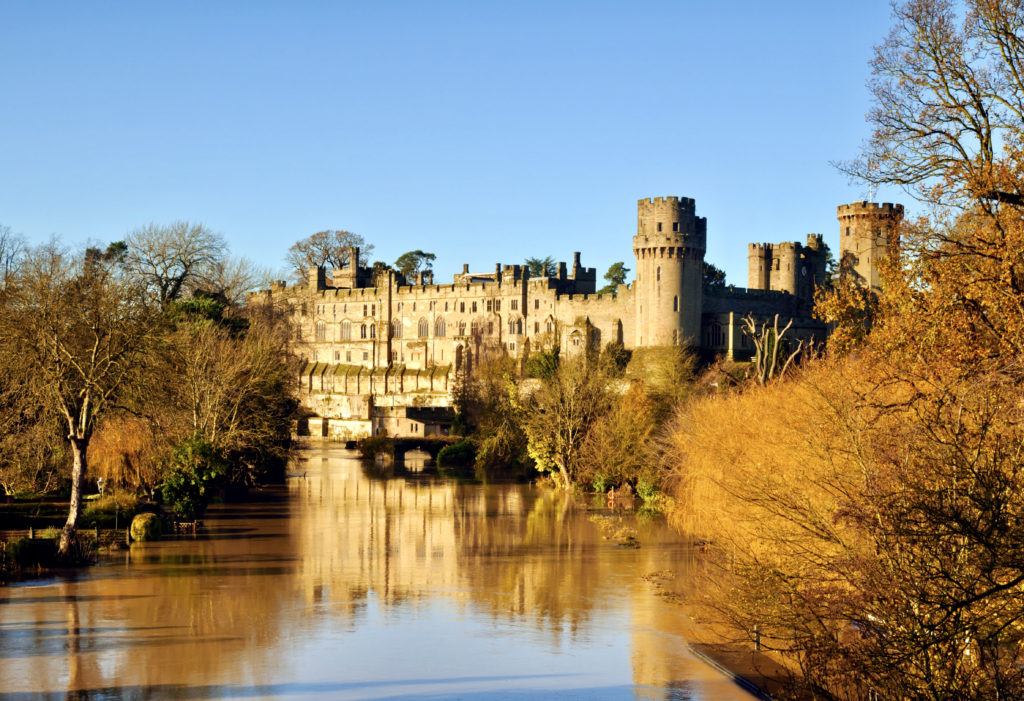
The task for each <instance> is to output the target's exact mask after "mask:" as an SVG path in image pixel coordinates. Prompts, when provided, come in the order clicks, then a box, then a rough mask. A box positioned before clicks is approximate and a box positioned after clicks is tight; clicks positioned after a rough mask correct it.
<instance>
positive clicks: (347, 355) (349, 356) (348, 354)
mask: <svg viewBox="0 0 1024 701" xmlns="http://www.w3.org/2000/svg"><path fill="white" fill-rule="evenodd" d="M345 362H346V363H351V362H352V351H345Z"/></svg>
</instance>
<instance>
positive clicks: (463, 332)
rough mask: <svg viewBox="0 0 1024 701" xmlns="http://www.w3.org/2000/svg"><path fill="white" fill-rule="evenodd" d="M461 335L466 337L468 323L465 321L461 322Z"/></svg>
mask: <svg viewBox="0 0 1024 701" xmlns="http://www.w3.org/2000/svg"><path fill="white" fill-rule="evenodd" d="M459 335H460V336H465V335H466V322H465V321H460V322H459Z"/></svg>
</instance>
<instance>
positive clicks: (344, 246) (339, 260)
mask: <svg viewBox="0 0 1024 701" xmlns="http://www.w3.org/2000/svg"><path fill="white" fill-rule="evenodd" d="M353 246H355V247H356V248H358V249H359V258H360V260H359V261H358V263H359V265H366V264H367V261H369V256H370V254H371V253H373V244H368V243H366V239H364V238H363V237H362V236H361V235H359V234H354V233H352V232H351V231H343V230H341V229H326V230H324V231H318V232H316V233H315V234H311V235H309V236H307V237H306V238H304V239H301V240H299V241H296V242H295V243H293V244H292V245H291V247H290V248H289V249H288V255H287V256H285V261H286V262H287V263H288V265H290V266H291V268H292V270H293V271H294V273H295V277H296V279H298V280H300V281H301V280H305V279H306V276H307V275H308V274H309V269H310V268H312V267H314V266H319V265H322V266H325V267H328V266H329V267H332V268H344V267H345V266H346V265H348V256H349V253H348V252H349V248H351V247H353Z"/></svg>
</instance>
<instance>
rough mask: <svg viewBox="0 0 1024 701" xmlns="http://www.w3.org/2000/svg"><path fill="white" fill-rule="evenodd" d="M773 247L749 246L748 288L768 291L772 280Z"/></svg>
mask: <svg viewBox="0 0 1024 701" xmlns="http://www.w3.org/2000/svg"><path fill="white" fill-rule="evenodd" d="M771 269H772V245H771V244H770V243H752V244H750V245H749V246H747V287H749V288H750V289H752V290H767V289H768V286H769V284H770V280H771Z"/></svg>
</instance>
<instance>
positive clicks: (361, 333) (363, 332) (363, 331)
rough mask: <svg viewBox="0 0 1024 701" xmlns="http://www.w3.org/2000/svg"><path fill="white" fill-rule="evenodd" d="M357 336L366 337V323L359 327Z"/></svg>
mask: <svg viewBox="0 0 1024 701" xmlns="http://www.w3.org/2000/svg"><path fill="white" fill-rule="evenodd" d="M359 338H366V324H363V325H362V326H360V327H359Z"/></svg>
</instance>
